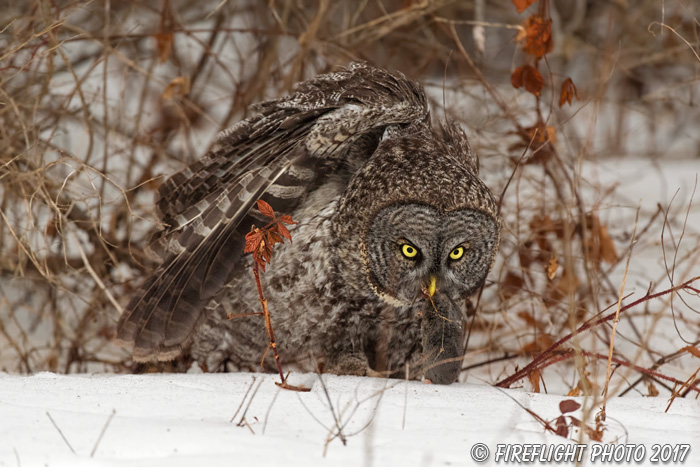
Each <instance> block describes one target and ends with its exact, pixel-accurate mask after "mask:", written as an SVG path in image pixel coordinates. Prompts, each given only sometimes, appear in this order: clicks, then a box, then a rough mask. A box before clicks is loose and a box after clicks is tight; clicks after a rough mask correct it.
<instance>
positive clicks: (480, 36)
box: [0, 0, 700, 430]
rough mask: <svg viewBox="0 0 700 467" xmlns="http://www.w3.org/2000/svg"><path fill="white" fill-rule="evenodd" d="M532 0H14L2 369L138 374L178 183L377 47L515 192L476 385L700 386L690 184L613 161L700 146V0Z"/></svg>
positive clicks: (482, 302)
mask: <svg viewBox="0 0 700 467" xmlns="http://www.w3.org/2000/svg"><path fill="white" fill-rule="evenodd" d="M528 3H532V2H522V1H516V2H510V1H506V0H503V1H499V2H488V5H487V6H484V2H481V1H479V0H474V1H460V2H456V1H454V0H433V1H428V0H424V1H420V0H413V1H412V0H401V1H400V0H385V1H375V0H366V1H360V2H355V1H350V0H347V1H338V2H335V1H334V2H331V1H330V0H308V1H296V0H273V1H269V2H258V1H252V0H251V1H238V2H218V1H203V2H196V3H192V2H185V1H181V2H180V1H168V0H162V1H159V2H135V1H133V2H130V1H120V2H103V1H92V2H91V1H82V0H76V1H66V2H49V1H42V0H38V1H32V2H14V3H12V2H10V6H9V7H8V8H4V9H3V11H2V12H0V31H2V32H1V34H0V139H1V141H2V142H1V143H0V182H1V185H0V217H1V218H0V273H1V274H2V276H1V278H0V370H2V371H9V372H22V373H33V372H38V371H44V370H48V371H55V372H63V373H73V372H85V371H114V372H128V371H131V370H133V368H132V364H131V363H130V360H129V355H128V353H127V352H125V351H123V350H121V349H117V348H115V347H114V346H113V345H112V343H111V337H112V336H113V334H114V326H115V324H116V320H117V317H118V316H119V312H120V309H121V306H122V305H123V304H124V303H126V301H127V300H128V297H129V295H130V293H131V292H132V291H133V290H134V288H135V287H136V286H137V285H138V284H139V281H140V280H141V278H142V276H143V275H144V272H145V271H147V270H148V269H149V268H150V267H151V266H152V265H151V264H149V260H148V259H147V258H146V256H145V255H144V253H143V251H144V246H145V242H146V240H147V238H148V236H149V233H150V232H151V230H152V229H153V228H154V226H155V223H156V220H155V216H154V212H153V194H154V191H155V189H156V188H157V187H158V185H159V184H160V183H161V181H162V179H163V177H164V176H167V175H168V174H171V173H174V172H175V171H176V170H177V169H179V168H181V167H182V166H183V165H184V164H187V163H189V162H191V161H193V160H195V159H196V158H198V157H199V156H200V155H201V154H203V153H204V152H205V151H206V150H207V148H208V147H209V146H210V145H211V144H212V142H213V135H214V134H215V133H216V132H217V131H218V130H220V129H223V128H226V127H228V126H230V125H232V124H233V123H235V122H236V121H237V120H239V119H241V118H243V117H245V116H246V115H247V112H248V107H249V105H250V104H252V103H254V102H258V101H260V100H262V99H264V98H269V97H272V96H278V95H280V94H283V93H286V92H288V91H289V90H290V89H291V88H292V86H293V84H294V83H295V82H297V81H298V80H300V79H303V78H307V77H310V76H312V75H314V74H316V73H319V72H324V71H328V70H330V69H332V67H334V66H336V65H340V64H346V63H347V62H348V61H350V60H357V59H364V60H369V61H372V62H373V63H376V64H381V65H384V66H386V67H389V68H395V69H400V70H402V71H403V72H405V73H406V74H408V75H410V76H412V77H415V78H417V79H420V80H421V81H423V82H424V83H426V89H427V90H428V93H429V95H430V97H431V99H432V100H433V102H432V104H433V108H434V114H435V115H436V116H438V115H440V114H442V113H443V112H444V113H449V114H450V115H451V116H452V117H453V118H456V119H457V120H460V121H462V122H463V124H464V125H465V127H466V128H467V131H468V133H469V134H470V135H471V139H472V145H473V146H474V147H475V149H476V150H477V152H478V153H479V154H480V156H481V164H482V170H481V173H482V176H484V178H485V179H486V181H487V183H488V184H489V186H490V187H491V188H492V190H493V191H494V193H496V194H500V195H501V199H500V206H501V210H502V214H503V217H504V221H505V226H506V230H505V234H504V238H503V243H502V248H501V252H500V256H499V260H498V264H497V266H496V268H495V269H494V271H493V272H492V274H491V276H490V281H489V282H488V283H487V286H486V287H485V289H484V291H483V294H480V296H479V298H478V303H476V302H477V301H476V300H474V302H475V303H476V313H473V314H472V315H471V316H472V318H471V327H470V331H469V335H468V340H469V348H468V350H467V353H466V356H465V361H464V368H465V371H467V370H468V371H469V374H470V381H476V380H482V381H485V382H486V383H489V384H498V385H499V386H504V387H516V386H518V385H521V386H524V387H525V388H527V389H528V390H533V391H550V392H557V393H564V394H566V393H568V394H569V395H590V396H593V397H592V398H591V401H593V402H592V403H591V404H590V405H588V406H586V407H584V410H586V411H590V410H592V409H593V408H594V407H596V406H597V405H598V403H599V402H600V400H598V398H599V397H600V395H601V391H602V389H603V387H605V388H607V392H606V394H607V395H608V396H614V395H625V394H629V393H632V392H636V393H638V394H642V395H648V396H657V395H659V394H663V395H664V396H665V397H671V400H672V399H673V398H675V397H684V396H686V395H688V394H694V395H695V396H697V394H698V391H699V389H698V387H699V386H698V378H699V375H698V368H699V367H700V364H699V363H698V362H700V350H698V345H699V343H700V327H698V323H699V322H700V315H699V312H698V302H699V300H698V298H699V297H698V294H699V289H700V281H696V282H693V279H694V278H695V277H696V276H698V275H699V271H700V266H698V261H699V260H700V236H699V235H698V228H697V221H696V224H695V225H693V222H692V219H696V220H697V219H698V210H697V208H696V203H697V199H696V200H695V201H693V200H692V197H691V191H692V190H693V187H692V186H691V187H689V189H687V188H688V187H687V186H686V187H685V188H686V190H685V191H683V192H682V193H681V195H679V197H678V199H675V200H673V202H671V200H669V199H663V200H659V202H660V204H659V205H658V206H655V207H654V209H651V210H649V209H648V208H644V209H640V207H639V205H638V200H637V199H636V198H630V197H629V196H627V195H626V193H625V189H626V187H627V186H628V184H629V183H630V182H631V181H633V180H632V179H631V178H630V179H622V180H615V181H610V180H608V179H605V177H602V176H601V172H604V171H605V169H604V168H602V167H604V166H605V164H606V163H607V162H608V161H609V159H608V158H607V157H606V156H607V155H610V156H616V157H623V159H622V160H624V156H625V155H628V154H635V155H636V156H646V157H651V158H654V159H653V160H654V161H655V164H659V165H661V164H673V163H674V161H676V160H678V159H688V158H691V157H694V158H695V159H694V160H695V161H696V162H697V161H698V159H697V157H698V153H699V151H700V139H699V138H700V137H699V135H698V134H697V129H696V128H695V127H694V126H693V125H692V124H684V122H693V121H698V120H699V119H700V110H699V109H700V107H699V106H697V103H696V100H697V95H696V94H697V92H698V90H700V87H699V86H698V83H700V79H698V73H699V72H700V59H699V58H698V51H700V39H699V36H698V32H699V31H700V23H699V22H698V19H697V18H698V16H699V14H700V12H698V11H697V8H698V7H697V5H694V3H693V2H689V1H681V0H678V1H674V2H668V1H666V2H661V1H656V0H654V1H652V0H645V1H643V2H636V3H635V4H634V6H632V2H629V4H628V2H625V1H624V0H621V1H607V0H596V1H583V0H577V1H574V2H561V1H553V0H552V1H548V0H539V1H538V2H535V3H534V4H533V5H531V6H530V7H529V8H528V9H526V10H524V11H523V12H522V13H520V14H519V13H518V11H517V9H516V5H517V6H519V7H523V6H526V5H525V4H528ZM514 4H515V5H514ZM565 4H566V5H570V4H573V7H569V6H566V5H565ZM515 88H517V89H515ZM693 132H694V133H693ZM599 164H601V166H599ZM696 167H700V164H698V165H696ZM695 170H696V172H697V168H696V169H695ZM634 176H635V174H630V177H634ZM659 177H660V175H659ZM661 183H667V184H668V185H670V187H671V188H670V189H671V191H672V192H673V191H675V189H676V187H679V186H681V184H683V183H687V180H684V181H680V180H667V181H661V180H659V184H661ZM693 193H694V191H693ZM694 202H695V204H693V203H694ZM637 214H638V220H637V221H635V216H636V215H637ZM689 219H690V221H689ZM633 231H634V232H635V233H634V234H633V233H632V232H633ZM633 239H634V241H633ZM281 247H283V246H281ZM630 258H631V259H630ZM636 259H639V261H636ZM628 260H629V261H630V262H629V266H628V267H626V266H625V264H626V263H627V262H628ZM624 273H626V274H627V280H626V286H625V287H624V288H623V289H622V290H621V285H622V283H623V274H624ZM616 307H617V308H616ZM271 313H273V314H274V310H271ZM611 316H612V317H611ZM613 322H614V323H615V327H613V326H612V323H613ZM261 325H263V324H262V322H261ZM583 331H586V332H583ZM613 342H614V345H613ZM565 412H566V411H565V410H562V416H564V413H565ZM589 415H590V413H586V415H585V416H584V419H585V420H590V417H589ZM598 428H599V425H597V424H596V428H595V429H596V430H597V429H598Z"/></svg>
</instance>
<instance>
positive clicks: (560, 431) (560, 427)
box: [554, 415, 569, 438]
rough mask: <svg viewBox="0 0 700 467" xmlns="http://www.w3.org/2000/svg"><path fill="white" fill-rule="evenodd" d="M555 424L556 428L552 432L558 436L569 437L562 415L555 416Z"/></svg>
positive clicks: (567, 427)
mask: <svg viewBox="0 0 700 467" xmlns="http://www.w3.org/2000/svg"><path fill="white" fill-rule="evenodd" d="M556 425H557V428H556V430H555V431H554V433H556V434H557V435H559V436H563V437H564V438H568V437H569V426H568V424H567V423H566V419H565V418H564V416H563V415H559V417H557V423H556Z"/></svg>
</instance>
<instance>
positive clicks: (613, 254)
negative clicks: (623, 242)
mask: <svg viewBox="0 0 700 467" xmlns="http://www.w3.org/2000/svg"><path fill="white" fill-rule="evenodd" d="M598 236H599V237H598V238H599V241H600V259H602V260H603V261H605V262H606V263H608V264H612V263H614V262H615V261H617V249H616V248H615V242H613V240H612V238H610V234H609V233H608V228H607V227H606V226H604V225H601V226H600V231H599V233H598Z"/></svg>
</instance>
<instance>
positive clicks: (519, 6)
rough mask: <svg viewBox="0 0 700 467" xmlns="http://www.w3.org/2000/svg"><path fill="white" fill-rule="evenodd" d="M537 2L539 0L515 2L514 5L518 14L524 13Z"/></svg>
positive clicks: (514, 0)
mask: <svg viewBox="0 0 700 467" xmlns="http://www.w3.org/2000/svg"><path fill="white" fill-rule="evenodd" d="M536 1H537V0H513V5H515V9H516V10H518V13H522V12H523V11H525V10H527V7H529V6H530V5H532V4H533V3H535V2H536Z"/></svg>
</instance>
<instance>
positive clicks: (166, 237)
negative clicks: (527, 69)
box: [116, 63, 428, 361]
mask: <svg viewBox="0 0 700 467" xmlns="http://www.w3.org/2000/svg"><path fill="white" fill-rule="evenodd" d="M254 109H255V110H256V111H257V112H258V114H257V115H255V116H254V117H251V118H249V119H247V120H244V121H243V122H241V123H239V124H237V125H236V126H234V127H233V128H231V129H229V130H226V131H224V132H222V133H221V135H220V136H219V140H218V143H219V145H218V148H216V149H215V150H213V151H212V152H210V153H209V154H207V155H205V156H204V157H203V158H202V159H201V160H199V161H197V162H195V163H194V164H192V165H191V166H190V167H188V168H185V169H184V170H182V171H181V172H179V173H177V174H175V175H173V176H172V177H171V178H170V179H169V180H167V181H166V182H165V183H163V185H162V186H161V187H160V189H159V191H158V199H157V201H156V207H157V211H158V213H159V215H160V217H161V220H162V223H163V225H164V228H163V229H162V230H161V231H159V232H157V233H156V234H155V235H154V236H153V238H152V243H151V247H150V250H151V255H152V256H153V257H155V258H157V259H158V260H160V261H161V265H160V266H159V267H158V268H157V269H156V270H155V271H154V272H153V273H152V274H151V275H150V276H149V278H148V279H147V280H146V282H145V283H144V284H143V285H142V287H141V288H140V289H139V290H138V292H137V293H136V295H135V296H134V297H133V299H132V300H131V301H130V302H129V303H128V305H127V307H126V309H125V311H124V313H123V315H122V316H121V318H120V320H119V323H118V330H117V337H116V340H117V342H118V343H120V344H122V345H130V344H133V346H134V359H135V360H139V361H148V360H151V359H153V358H158V359H163V360H167V359H171V358H173V357H174V356H176V355H177V354H178V353H179V352H180V349H181V348H182V347H183V346H185V345H187V343H188V342H189V341H190V339H191V337H192V333H193V331H194V330H195V328H196V327H197V324H198V323H199V322H200V320H201V318H202V315H203V312H204V310H205V308H206V306H207V305H208V304H209V303H210V302H211V301H212V300H213V299H214V298H216V297H218V296H219V295H221V293H222V291H223V290H224V288H225V287H226V286H227V285H230V283H231V282H232V280H233V278H234V276H236V275H237V274H240V272H241V271H242V270H243V269H242V268H243V267H244V261H243V258H242V251H243V246H242V245H243V236H244V234H245V232H247V231H248V230H249V229H250V225H251V222H250V221H253V220H254V218H253V217H252V216H251V207H252V206H253V205H254V203H255V201H256V200H257V199H258V198H261V197H263V199H266V200H267V201H268V202H270V204H271V205H272V206H273V207H275V209H276V210H279V211H282V212H285V213H293V212H294V209H295V208H298V207H299V206H300V205H301V204H302V203H303V202H304V199H305V198H306V197H307V196H308V195H309V193H312V192H313V191H315V190H317V189H319V187H321V186H322V184H323V183H324V181H325V180H326V179H327V178H329V177H337V176H341V177H342V176H345V177H347V176H349V174H348V173H347V172H348V170H349V169H348V168H351V167H353V166H359V165H361V163H362V160H366V159H367V158H369V157H370V156H371V154H372V151H371V150H370V151H364V152H363V151H353V150H350V148H351V147H352V146H353V145H356V144H357V143H358V141H362V143H361V144H359V145H360V146H364V145H365V143H364V141H366V140H370V141H372V140H375V139H376V138H377V137H376V134H377V132H378V131H381V130H382V129H383V128H386V127H387V126H389V125H404V124H410V123H413V122H416V121H426V120H427V119H428V110H427V103H426V99H425V95H424V93H423V90H422V88H421V87H420V85H418V84H417V83H415V82H413V81H410V80H408V79H406V78H405V77H404V76H403V75H401V74H398V73H393V74H392V73H389V72H387V71H385V70H382V69H379V68H375V67H372V66H369V65H368V64H366V63H355V64H352V65H351V66H350V67H348V68H347V69H343V70H341V71H338V72H335V73H330V74H327V75H321V76H319V77H317V78H315V79H312V80H309V81H306V82H304V83H301V84H300V85H299V88H298V90H297V91H296V92H295V93H294V94H292V95H291V96H288V97H284V98H281V99H276V100H272V101H269V102H265V103H261V104H258V105H257V106H255V108H254ZM370 145H371V143H370ZM350 158H359V160H349V159H350ZM343 172H345V173H344V174H343Z"/></svg>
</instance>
